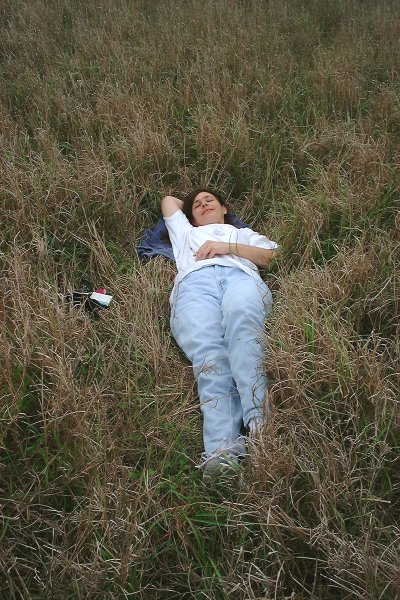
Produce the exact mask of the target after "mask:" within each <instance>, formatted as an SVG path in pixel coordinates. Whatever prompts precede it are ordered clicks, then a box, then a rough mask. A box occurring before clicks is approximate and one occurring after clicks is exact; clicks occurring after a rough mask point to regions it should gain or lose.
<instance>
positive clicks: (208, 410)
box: [171, 265, 272, 455]
mask: <svg viewBox="0 0 400 600" xmlns="http://www.w3.org/2000/svg"><path fill="white" fill-rule="evenodd" d="M271 304H272V295H271V292H270V290H269V289H268V287H267V286H266V285H265V283H264V282H263V281H262V280H261V279H259V278H253V277H252V276H251V275H248V274H247V273H245V272H244V271H242V270H241V269H239V268H235V267H225V266H221V265H212V266H207V267H203V268H201V269H199V270H197V271H193V272H191V273H189V274H188V275H186V277H185V278H184V279H183V280H182V281H181V282H180V283H179V287H178V290H177V295H176V297H175V302H174V304H173V307H172V314H171V331H172V334H173V336H174V338H175V340H176V341H177V343H178V345H179V346H180V348H181V349H182V351H183V352H184V353H185V354H186V356H187V358H188V359H189V360H190V362H191V363H192V365H193V372H194V376H195V378H196V381H197V387H198V393H199V398H200V406H201V410H202V413H203V439H204V449H205V451H206V453H207V454H211V453H213V452H218V451H220V450H224V449H227V450H230V451H231V452H232V453H234V454H237V455H244V454H245V453H246V450H245V445H244V441H243V437H242V436H241V435H240V433H241V429H242V425H243V424H244V425H245V426H247V425H248V423H249V421H250V420H251V419H252V418H253V417H256V418H257V419H260V420H262V419H263V412H264V399H265V395H266V390H267V378H266V374H265V367H264V363H265V350H264V347H263V337H264V335H265V334H264V321H265V318H266V317H267V315H268V313H269V311H270V308H271Z"/></svg>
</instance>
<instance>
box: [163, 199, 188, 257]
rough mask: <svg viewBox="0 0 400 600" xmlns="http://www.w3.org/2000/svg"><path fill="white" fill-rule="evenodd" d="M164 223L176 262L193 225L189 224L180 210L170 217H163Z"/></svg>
mask: <svg viewBox="0 0 400 600" xmlns="http://www.w3.org/2000/svg"><path fill="white" fill-rule="evenodd" d="M164 221H165V226H166V228H167V229H168V234H169V239H170V240H171V244H172V250H173V251H174V256H175V260H178V257H179V254H180V253H181V252H182V250H183V247H184V245H185V240H186V236H187V234H188V232H189V231H190V230H191V229H192V227H193V225H191V224H190V223H189V221H188V219H187V217H186V216H185V215H184V214H183V212H182V211H181V210H180V209H179V210H177V211H176V212H175V213H174V214H173V215H171V216H170V217H164Z"/></svg>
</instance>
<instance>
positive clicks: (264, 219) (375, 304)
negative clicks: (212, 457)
mask: <svg viewBox="0 0 400 600" xmlns="http://www.w3.org/2000/svg"><path fill="white" fill-rule="evenodd" d="M397 12H398V6H397V2H395V1H394V0H393V1H392V0H384V1H383V2H380V3H379V4H377V3H374V2H372V1H371V2H370V1H367V2H359V1H356V0H354V2H344V1H341V0H339V1H329V2H322V0H313V1H311V2H306V3H304V2H298V1H296V0H293V1H285V2H280V1H270V2H264V1H262V0H251V1H250V2H242V1H240V0H233V1H231V0H229V1H228V0H221V1H218V2H215V1H214V0H205V1H204V2H201V3H198V2H195V1H194V0H190V1H189V2H181V1H179V0H168V1H166V2H164V1H163V2H161V1H157V2H153V3H149V2H145V1H144V0H118V1H117V2H113V3H111V2H108V1H107V0H98V1H97V2H85V3H82V2H78V1H77V0H54V1H52V2H43V0H35V1H33V2H19V3H18V6H15V3H13V2H11V0H5V1H4V2H3V3H2V5H1V7H0V15H1V18H0V27H1V37H0V49H1V67H0V82H1V83H0V149H1V152H0V168H1V175H2V176H1V180H0V195H1V204H0V215H1V223H2V236H1V244H0V266H1V280H0V298H1V302H0V322H1V328H0V358H1V366H2V369H1V379H0V388H1V418H0V446H1V455H0V473H1V495H0V502H1V505H2V511H1V522H2V529H1V538H0V539H1V544H0V581H1V589H2V594H1V595H2V597H4V598H7V599H19V598H29V599H30V598H37V599H39V598H40V599H41V598H55V597H59V598H63V599H64V598H65V599H67V598H71V599H72V598H82V599H83V598H124V597H126V598H128V597H140V598H143V599H146V598H149V599H150V598H151V599H153V598H162V599H164V598H171V599H172V598H199V599H200V598H210V599H212V600H214V599H215V600H219V599H223V598H224V599H225V598H233V599H235V600H267V599H268V600H289V599H291V600H305V599H310V600H317V599H323V600H337V599H339V598H340V599H343V600H350V599H353V598H360V599H362V600H394V599H395V598H398V597H399V596H398V589H399V587H400V572H399V564H400V562H399V529H398V514H399V461H398V456H399V405H398V400H399V384H398V381H399V336H398V334H399V330H398V315H399V314H400V310H399V308H400V307H399V278H398V277H399V270H398V243H399V232H398V226H399V217H398V212H397V201H398V197H399V192H400V190H399V181H398V159H399V141H400V129H399V118H400V110H399V107H400V102H399V88H398V77H399V71H400V69H399V53H398V37H399V27H400V26H399V20H398V17H397ZM198 184H211V185H213V186H215V187H218V188H220V189H222V191H223V192H224V193H225V194H226V195H227V197H228V198H229V200H230V203H231V205H232V208H233V209H234V210H235V211H236V212H238V214H239V215H240V216H241V217H242V218H244V219H246V220H248V221H250V222H252V223H254V226H255V227H256V228H257V229H258V230H259V231H263V232H265V233H266V234H267V235H269V237H271V239H276V240H277V241H279V242H280V243H281V245H282V254H281V258H280V260H279V262H277V263H276V264H275V265H273V266H272V268H271V270H270V272H269V273H265V277H266V280H267V282H268V283H269V284H270V286H271V287H272V288H273V290H274V296H275V304H274V311H273V314H272V316H271V318H270V320H269V322H268V324H267V331H268V335H267V336H266V349H267V368H268V372H269V375H270V380H271V386H270V395H271V399H272V404H273V411H272V415H271V419H270V421H269V423H268V426H267V428H266V430H265V432H264V435H263V438H262V441H261V443H260V446H259V447H258V449H257V450H254V451H252V452H251V454H250V456H249V458H248V462H247V465H246V468H245V471H244V474H243V477H242V479H241V481H240V482H239V485H238V487H237V488H236V489H227V490H225V491H224V492H223V493H222V492H221V491H218V490H215V491H213V490H207V489H205V488H204V486H203V485H202V483H201V478H200V475H199V473H198V472H197V470H196V469H195V468H194V466H195V464H196V462H197V461H198V456H199V454H200V452H201V449H202V448H201V420H200V413H199V410H198V407H197V400H196V394H195V387H194V382H193V378H192V375H191V368H190V365H188V364H187V363H186V362H185V360H184V359H183V358H182V356H181V355H180V353H179V351H178V349H177V348H176V346H175V345H174V343H173V342H172V341H171V338H170V333H169V326H168V295H169V290H170V289H171V286H172V281H173V277H174V272H173V266H172V265H170V264H169V263H167V262H166V261H165V260H164V259H161V258H160V259H156V260H154V261H152V262H150V263H148V264H147V265H141V264H139V263H138V261H137V259H136V255H135V252H134V246H135V243H137V241H138V239H139V237H140V234H141V232H142V230H143V228H144V227H145V226H149V225H151V223H152V222H154V220H155V219H156V217H157V216H158V211H159V208H158V207H159V200H160V198H161V197H162V195H164V194H166V193H170V192H176V193H178V194H179V193H183V192H184V191H186V190H188V189H190V188H191V187H194V186H197V185H198ZM396 215H397V217H396ZM82 276H87V277H89V278H90V279H92V280H93V281H94V282H95V283H96V284H98V285H100V284H102V285H105V286H106V287H107V288H108V289H109V290H110V291H111V293H113V294H114V298H115V300H114V303H113V305H112V307H111V308H110V309H109V310H108V311H105V312H104V314H103V315H102V317H101V319H100V320H99V321H93V320H91V319H90V318H89V317H88V316H87V315H86V314H85V313H84V312H82V311H81V310H79V309H72V308H71V307H69V306H68V305H67V304H66V303H65V301H64V300H63V294H64V293H65V292H66V291H68V290H70V289H71V288H72V287H73V285H74V283H75V282H76V281H77V280H79V279H80V277H82Z"/></svg>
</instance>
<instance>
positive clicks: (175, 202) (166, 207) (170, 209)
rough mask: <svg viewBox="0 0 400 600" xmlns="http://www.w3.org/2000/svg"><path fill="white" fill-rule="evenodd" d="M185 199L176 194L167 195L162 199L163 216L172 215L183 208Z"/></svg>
mask: <svg viewBox="0 0 400 600" xmlns="http://www.w3.org/2000/svg"><path fill="white" fill-rule="evenodd" d="M182 207H183V201H182V200H179V198H175V196H165V197H164V198H163V199H162V201H161V212H162V214H163V217H172V215H173V214H175V213H176V211H177V210H182Z"/></svg>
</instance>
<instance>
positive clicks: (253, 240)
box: [164, 210, 279, 305]
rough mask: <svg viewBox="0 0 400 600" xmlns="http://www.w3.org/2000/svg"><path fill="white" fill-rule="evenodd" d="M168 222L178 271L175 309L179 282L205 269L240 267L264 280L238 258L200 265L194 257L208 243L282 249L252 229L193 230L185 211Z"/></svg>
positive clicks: (228, 256)
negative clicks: (208, 241)
mask: <svg viewBox="0 0 400 600" xmlns="http://www.w3.org/2000/svg"><path fill="white" fill-rule="evenodd" d="M164 221H165V225H166V227H167V229H168V233H169V237H170V240H171V244H172V250H173V252H174V256H175V261H176V266H177V268H178V274H177V276H176V278H175V284H174V288H173V290H172V293H171V297H170V302H171V305H172V304H173V302H174V300H175V294H176V291H177V288H178V284H179V282H180V281H182V279H183V278H184V277H186V275H188V274H189V273H191V272H192V271H197V270H198V269H201V268H203V267H208V266H210V265H216V264H217V265H222V266H225V267H236V268H239V269H242V270H243V271H245V272H246V273H248V275H250V276H251V277H256V278H259V277H260V275H259V273H258V268H257V266H256V265H255V264H254V263H253V262H251V261H250V260H248V259H247V258H241V257H240V256H235V255H234V254H224V255H223V256H215V257H214V258H206V259H205V260H199V261H196V260H195V257H194V253H195V252H196V251H197V250H198V249H199V248H200V246H202V245H203V244H204V243H205V242H206V241H207V240H212V241H215V242H228V243H230V244H231V245H232V246H233V245H234V244H245V245H247V246H254V247H256V248H266V249H267V250H276V249H278V247H279V246H278V244H276V243H275V242H272V241H271V240H269V239H268V238H266V237H265V235H260V234H258V233H256V232H255V231H253V230H252V229H250V228H249V227H245V228H242V229H238V228H237V227H234V226H233V225H228V224H219V223H213V224H210V225H200V226H198V227H193V225H191V224H190V223H189V221H188V219H187V218H186V216H185V215H184V214H183V212H182V211H181V210H177V211H176V212H175V213H174V214H173V215H172V216H171V217H164Z"/></svg>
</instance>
